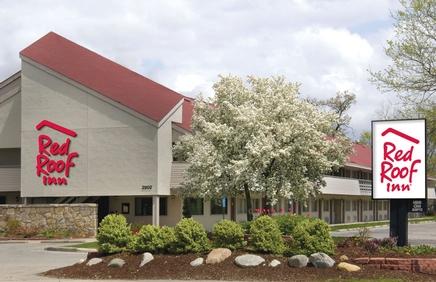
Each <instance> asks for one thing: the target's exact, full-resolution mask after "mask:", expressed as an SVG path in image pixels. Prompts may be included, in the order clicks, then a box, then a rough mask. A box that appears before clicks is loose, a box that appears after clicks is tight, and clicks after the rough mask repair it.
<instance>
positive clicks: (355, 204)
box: [353, 200, 357, 211]
mask: <svg viewBox="0 0 436 282" xmlns="http://www.w3.org/2000/svg"><path fill="white" fill-rule="evenodd" d="M353 211H357V201H356V200H354V201H353Z"/></svg>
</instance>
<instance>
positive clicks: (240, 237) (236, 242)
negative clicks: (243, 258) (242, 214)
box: [212, 219, 245, 250]
mask: <svg viewBox="0 0 436 282" xmlns="http://www.w3.org/2000/svg"><path fill="white" fill-rule="evenodd" d="M212 238H213V244H214V246H215V247H221V248H228V249H230V250H236V249H240V248H242V247H244V246H245V241H244V230H243V229H242V227H241V226H240V225H239V224H237V223H236V222H234V221H231V220H228V219H223V220H221V221H219V222H218V223H216V224H215V225H214V226H213V231H212Z"/></svg>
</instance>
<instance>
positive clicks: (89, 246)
mask: <svg viewBox="0 0 436 282" xmlns="http://www.w3.org/2000/svg"><path fill="white" fill-rule="evenodd" d="M68 247H73V248H83V249H97V248H98V243H97V241H95V242H88V243H81V244H75V245H70V246H68Z"/></svg>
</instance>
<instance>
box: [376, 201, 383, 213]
mask: <svg viewBox="0 0 436 282" xmlns="http://www.w3.org/2000/svg"><path fill="white" fill-rule="evenodd" d="M377 209H378V210H379V211H380V210H382V201H377Z"/></svg>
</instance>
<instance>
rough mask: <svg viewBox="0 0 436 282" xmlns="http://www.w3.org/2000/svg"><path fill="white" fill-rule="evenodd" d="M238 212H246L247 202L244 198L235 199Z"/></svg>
mask: <svg viewBox="0 0 436 282" xmlns="http://www.w3.org/2000/svg"><path fill="white" fill-rule="evenodd" d="M236 204H237V206H238V213H246V212H247V202H246V199H241V198H238V200H237V203H236Z"/></svg>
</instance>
